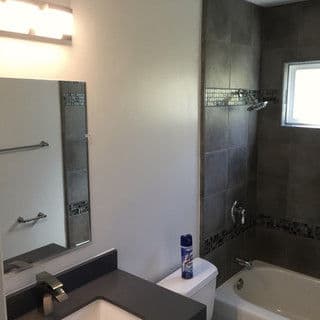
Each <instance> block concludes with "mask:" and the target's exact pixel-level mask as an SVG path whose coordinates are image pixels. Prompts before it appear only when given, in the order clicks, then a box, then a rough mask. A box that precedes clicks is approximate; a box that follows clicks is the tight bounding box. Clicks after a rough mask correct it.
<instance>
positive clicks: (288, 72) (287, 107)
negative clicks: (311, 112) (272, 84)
mask: <svg viewBox="0 0 320 320" xmlns="http://www.w3.org/2000/svg"><path fill="white" fill-rule="evenodd" d="M306 69H320V60H312V61H303V62H288V63H285V64H284V80H283V95H282V118H281V125H282V126H283V127H298V128H320V123H319V124H311V123H303V122H294V121H292V119H293V117H292V114H293V109H294V108H293V102H294V88H295V79H296V71H297V70H306Z"/></svg>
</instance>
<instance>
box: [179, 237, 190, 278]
mask: <svg viewBox="0 0 320 320" xmlns="http://www.w3.org/2000/svg"><path fill="white" fill-rule="evenodd" d="M180 245H181V271H182V274H181V276H182V278H183V279H191V278H192V277H193V250H192V235H191V234H186V235H182V236H181V238H180Z"/></svg>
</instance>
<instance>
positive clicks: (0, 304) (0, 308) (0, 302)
mask: <svg viewBox="0 0 320 320" xmlns="http://www.w3.org/2000/svg"><path fill="white" fill-rule="evenodd" d="M0 248H1V237H0ZM0 261H2V255H1V251H0ZM6 314H7V312H6V304H5V300H4V294H3V264H2V263H0V320H5V319H6V318H7V317H6Z"/></svg>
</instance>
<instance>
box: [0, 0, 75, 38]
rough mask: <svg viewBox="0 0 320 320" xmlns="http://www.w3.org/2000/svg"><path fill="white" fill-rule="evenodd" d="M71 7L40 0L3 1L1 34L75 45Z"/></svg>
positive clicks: (0, 4) (1, 6)
mask: <svg viewBox="0 0 320 320" xmlns="http://www.w3.org/2000/svg"><path fill="white" fill-rule="evenodd" d="M72 31H73V14H72V10H71V9H70V8H66V7H63V6H57V5H53V4H49V3H46V2H43V1H37V0H0V35H1V36H6V37H15V38H22V39H29V40H40V41H48V42H59V43H65V44H71V41H72Z"/></svg>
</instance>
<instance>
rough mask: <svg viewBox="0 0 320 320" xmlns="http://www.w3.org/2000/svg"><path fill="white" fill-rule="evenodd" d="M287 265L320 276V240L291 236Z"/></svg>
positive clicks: (295, 269) (297, 270)
mask: <svg viewBox="0 0 320 320" xmlns="http://www.w3.org/2000/svg"><path fill="white" fill-rule="evenodd" d="M290 243H291V244H292V243H294V245H289V246H288V248H287V259H288V262H287V265H288V267H289V268H290V269H291V270H294V271H296V272H302V273H305V274H307V275H310V276H313V277H316V278H319V277H320V241H319V240H313V239H304V238H301V237H295V236H290Z"/></svg>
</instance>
